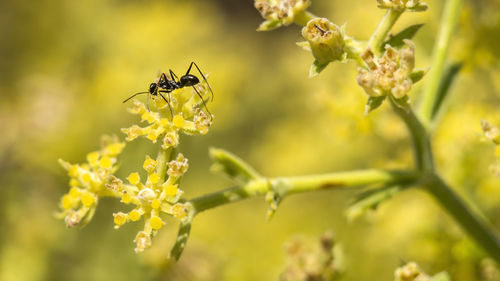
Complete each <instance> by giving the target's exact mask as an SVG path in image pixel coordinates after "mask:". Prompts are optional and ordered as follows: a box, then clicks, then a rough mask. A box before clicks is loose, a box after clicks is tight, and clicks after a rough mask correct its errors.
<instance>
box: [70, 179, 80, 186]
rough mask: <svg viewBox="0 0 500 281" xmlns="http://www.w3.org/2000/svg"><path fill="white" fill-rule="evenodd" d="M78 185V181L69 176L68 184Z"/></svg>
mask: <svg viewBox="0 0 500 281" xmlns="http://www.w3.org/2000/svg"><path fill="white" fill-rule="evenodd" d="M78 185H80V182H79V181H78V180H77V179H75V178H71V180H70V181H69V186H78Z"/></svg>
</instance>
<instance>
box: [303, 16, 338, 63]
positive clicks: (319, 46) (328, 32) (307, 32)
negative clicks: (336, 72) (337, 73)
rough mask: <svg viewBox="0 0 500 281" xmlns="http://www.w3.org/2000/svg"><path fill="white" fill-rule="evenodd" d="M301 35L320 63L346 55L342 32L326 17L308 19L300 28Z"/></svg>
mask: <svg viewBox="0 0 500 281" xmlns="http://www.w3.org/2000/svg"><path fill="white" fill-rule="evenodd" d="M302 37H304V39H306V40H307V41H308V42H309V45H310V46H311V51H312V53H313V56H314V58H315V59H316V61H317V62H318V63H320V64H327V63H329V62H331V61H335V60H343V59H345V57H346V54H345V52H344V45H345V42H344V35H343V32H342V31H341V29H340V28H339V27H338V26H337V25H335V24H334V23H332V22H330V21H329V20H328V19H326V18H315V19H312V20H310V21H309V22H308V23H307V25H306V26H305V27H304V28H303V29H302Z"/></svg>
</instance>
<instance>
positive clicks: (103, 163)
mask: <svg viewBox="0 0 500 281" xmlns="http://www.w3.org/2000/svg"><path fill="white" fill-rule="evenodd" d="M99 166H100V167H102V168H105V169H109V168H111V166H113V162H112V161H111V158H109V157H108V156H104V157H102V158H101V160H99Z"/></svg>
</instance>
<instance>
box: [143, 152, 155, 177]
mask: <svg viewBox="0 0 500 281" xmlns="http://www.w3.org/2000/svg"><path fill="white" fill-rule="evenodd" d="M157 164H158V163H157V162H156V161H155V160H154V159H152V158H151V157H149V155H146V160H145V161H144V165H143V166H142V167H143V168H144V170H146V171H148V173H152V172H153V171H154V169H155V168H156V165H157Z"/></svg>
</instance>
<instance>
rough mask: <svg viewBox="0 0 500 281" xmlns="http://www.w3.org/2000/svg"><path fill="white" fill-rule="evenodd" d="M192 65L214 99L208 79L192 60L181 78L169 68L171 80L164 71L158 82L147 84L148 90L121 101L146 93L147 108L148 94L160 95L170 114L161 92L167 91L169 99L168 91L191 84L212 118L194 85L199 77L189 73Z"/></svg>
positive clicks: (197, 82)
mask: <svg viewBox="0 0 500 281" xmlns="http://www.w3.org/2000/svg"><path fill="white" fill-rule="evenodd" d="M193 65H194V66H195V67H196V69H197V70H198V72H199V73H200V75H201V77H203V80H205V82H206V83H207V86H208V89H209V90H210V93H211V94H212V101H213V100H214V92H213V91H212V88H210V84H208V81H207V78H205V75H203V73H202V72H201V70H200V68H199V67H198V65H196V63H195V62H194V61H193V62H191V64H190V65H189V68H188V70H187V71H186V74H184V75H183V76H181V79H179V78H178V77H177V75H175V73H174V72H173V71H172V70H171V69H169V73H170V78H171V79H172V80H169V79H168V77H167V75H166V74H165V73H162V74H161V75H160V79H159V80H158V82H156V83H151V84H150V85H149V91H147V92H139V93H136V94H133V95H132V96H130V97H129V98H127V99H126V100H124V101H123V102H124V103H125V102H127V101H129V100H130V99H131V98H133V97H135V96H137V95H141V94H148V99H147V107H148V110H149V95H152V96H155V97H157V96H160V97H162V99H163V100H164V101H165V102H166V103H167V104H168V107H169V109H170V114H172V106H171V105H170V102H169V101H168V100H167V99H166V98H165V96H163V95H162V93H167V94H168V95H169V99H170V93H171V92H172V91H174V90H176V89H180V88H184V87H189V86H191V87H193V89H194V91H195V92H196V94H197V95H198V97H200V99H201V101H202V102H203V106H204V107H205V109H206V110H207V113H208V115H210V119H212V114H211V113H210V111H209V110H208V107H207V104H206V103H205V100H204V99H203V97H202V96H201V94H200V92H198V90H196V87H195V86H196V85H198V84H199V83H200V79H198V77H196V76H194V75H192V74H189V72H190V71H191V67H193ZM176 79H177V81H176Z"/></svg>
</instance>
